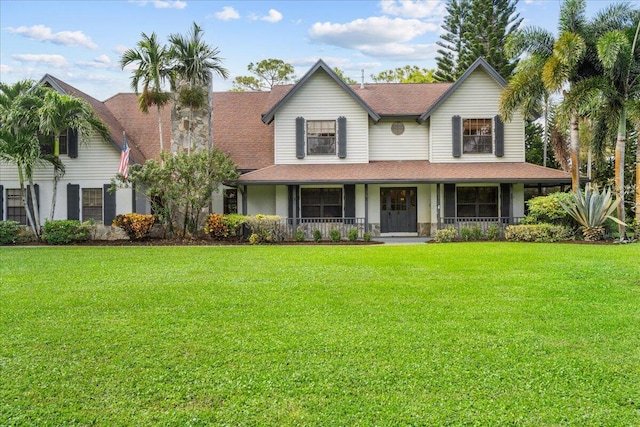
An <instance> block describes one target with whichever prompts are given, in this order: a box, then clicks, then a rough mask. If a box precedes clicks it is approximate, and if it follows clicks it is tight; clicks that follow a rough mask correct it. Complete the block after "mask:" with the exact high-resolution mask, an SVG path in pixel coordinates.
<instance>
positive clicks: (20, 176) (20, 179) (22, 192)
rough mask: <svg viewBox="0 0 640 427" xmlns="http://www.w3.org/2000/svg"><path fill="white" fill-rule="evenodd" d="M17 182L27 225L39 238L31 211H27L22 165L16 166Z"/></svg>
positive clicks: (27, 203)
mask: <svg viewBox="0 0 640 427" xmlns="http://www.w3.org/2000/svg"><path fill="white" fill-rule="evenodd" d="M17 166H18V182H19V183H20V196H21V197H22V205H23V206H24V211H25V212H26V213H27V224H31V229H32V230H33V233H34V234H35V235H36V238H37V239H39V238H40V234H39V233H38V231H37V227H36V225H35V222H34V221H33V216H32V215H31V209H29V202H27V190H26V189H25V188H24V173H23V171H22V165H20V164H18V165H17Z"/></svg>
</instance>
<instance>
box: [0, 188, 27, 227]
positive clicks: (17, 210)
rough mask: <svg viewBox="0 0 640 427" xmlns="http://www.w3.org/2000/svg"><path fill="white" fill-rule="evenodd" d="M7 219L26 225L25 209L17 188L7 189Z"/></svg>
mask: <svg viewBox="0 0 640 427" xmlns="http://www.w3.org/2000/svg"><path fill="white" fill-rule="evenodd" d="M25 191H26V189H25ZM0 219H2V218H0ZM7 221H17V222H19V223H20V224H22V225H27V211H26V210H25V209H24V204H23V203H22V194H21V192H20V189H19V188H15V189H7Z"/></svg>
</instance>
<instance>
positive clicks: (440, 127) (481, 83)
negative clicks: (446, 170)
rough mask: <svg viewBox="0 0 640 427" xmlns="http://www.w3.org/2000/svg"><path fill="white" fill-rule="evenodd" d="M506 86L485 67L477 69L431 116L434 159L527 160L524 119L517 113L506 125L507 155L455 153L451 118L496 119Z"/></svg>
mask: <svg viewBox="0 0 640 427" xmlns="http://www.w3.org/2000/svg"><path fill="white" fill-rule="evenodd" d="M501 92H502V87H501V86H500V85H499V84H498V83H497V82H496V81H495V80H494V79H493V78H492V77H491V76H489V75H488V74H487V73H486V72H485V71H484V70H483V69H481V68H478V69H477V70H476V71H474V72H473V73H472V74H471V75H470V76H469V77H468V78H467V79H466V80H465V81H464V82H463V83H462V84H461V85H460V86H459V87H458V88H457V90H456V91H455V92H453V93H452V94H451V95H450V96H449V98H448V99H447V100H446V101H445V102H443V103H442V105H440V106H439V107H438V108H437V109H436V111H435V112H434V113H433V114H432V115H431V124H430V133H431V138H430V140H431V156H430V157H431V159H430V160H431V162H433V163H450V162H456V163H457V162H524V160H525V159H524V122H523V120H522V116H521V114H520V113H519V112H516V113H515V114H514V116H513V119H512V120H511V121H510V122H505V124H504V156H503V157H496V156H495V155H494V154H462V156H461V157H459V158H455V157H453V155H452V148H451V147H452V137H451V118H452V117H453V116H455V115H459V116H461V117H462V118H463V119H465V118H492V117H494V116H495V115H497V114H498V101H499V98H500V93H501Z"/></svg>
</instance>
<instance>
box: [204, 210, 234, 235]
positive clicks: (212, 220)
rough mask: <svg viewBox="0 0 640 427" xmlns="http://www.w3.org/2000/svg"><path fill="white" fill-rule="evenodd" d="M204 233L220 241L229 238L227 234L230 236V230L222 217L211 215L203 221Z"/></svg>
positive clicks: (220, 215)
mask: <svg viewBox="0 0 640 427" xmlns="http://www.w3.org/2000/svg"><path fill="white" fill-rule="evenodd" d="M204 232H205V233H206V234H208V235H210V236H211V237H213V238H214V239H217V240H222V239H224V238H227V237H229V234H231V228H230V227H229V225H227V222H226V221H225V218H224V215H222V214H219V213H212V214H209V216H207V219H206V220H205V223H204Z"/></svg>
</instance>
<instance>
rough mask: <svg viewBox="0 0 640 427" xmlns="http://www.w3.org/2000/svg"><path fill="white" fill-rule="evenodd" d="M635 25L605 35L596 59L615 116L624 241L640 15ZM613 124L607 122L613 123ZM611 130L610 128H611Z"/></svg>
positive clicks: (638, 86) (639, 69)
mask: <svg viewBox="0 0 640 427" xmlns="http://www.w3.org/2000/svg"><path fill="white" fill-rule="evenodd" d="M635 15H636V17H638V18H637V19H638V22H637V24H636V25H635V28H634V27H628V28H627V29H626V31H624V30H614V31H608V32H607V33H605V34H604V35H602V36H601V37H599V38H598V43H597V47H598V59H599V60H600V61H601V62H602V65H603V67H604V71H605V84H604V85H603V86H602V87H601V89H602V92H603V98H604V100H605V108H607V109H608V110H609V111H610V112H612V113H613V114H614V115H615V116H617V120H616V121H617V124H616V125H614V126H615V127H617V135H616V145H615V188H616V196H617V198H618V200H620V202H619V204H618V212H617V214H618V219H620V221H621V223H619V224H618V230H619V232H620V240H624V239H625V237H626V228H625V225H624V220H625V207H624V195H625V190H624V164H625V162H624V155H625V148H626V141H627V111H628V109H629V108H632V107H631V106H630V103H631V102H633V100H634V96H635V97H636V98H637V96H638V94H639V93H640V56H639V55H637V51H636V47H637V45H638V35H639V33H640V13H636V14H635ZM616 121H609V123H612V124H613V123H615V122H616ZM614 126H612V127H614Z"/></svg>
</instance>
